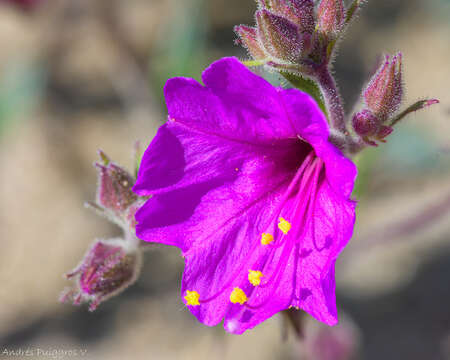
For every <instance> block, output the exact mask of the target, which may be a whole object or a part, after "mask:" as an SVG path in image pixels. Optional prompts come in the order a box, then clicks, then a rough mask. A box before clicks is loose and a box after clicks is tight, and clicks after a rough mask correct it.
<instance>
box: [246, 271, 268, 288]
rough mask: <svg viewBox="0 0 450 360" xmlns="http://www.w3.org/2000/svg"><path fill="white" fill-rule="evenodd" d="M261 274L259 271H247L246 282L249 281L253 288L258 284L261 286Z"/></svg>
mask: <svg viewBox="0 0 450 360" xmlns="http://www.w3.org/2000/svg"><path fill="white" fill-rule="evenodd" d="M263 276H264V275H263V273H262V272H261V271H255V270H249V271H248V281H250V283H251V284H252V285H253V286H258V285H259V284H261V277H263Z"/></svg>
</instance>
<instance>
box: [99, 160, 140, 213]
mask: <svg viewBox="0 0 450 360" xmlns="http://www.w3.org/2000/svg"><path fill="white" fill-rule="evenodd" d="M99 154H100V158H101V159H102V161H101V163H96V164H95V166H96V167H97V169H98V171H99V179H98V185H99V186H98V190H97V204H98V205H100V206H102V207H104V208H105V209H107V210H110V211H112V212H113V213H114V214H115V215H121V214H122V212H123V211H124V210H125V209H127V208H128V207H129V206H130V205H131V204H132V203H134V202H135V201H136V200H137V195H136V194H135V193H134V192H133V191H132V187H133V185H134V182H135V180H134V178H133V176H132V175H131V174H130V173H129V172H128V171H126V170H125V169H123V168H122V167H120V166H119V165H117V164H115V163H113V162H111V161H110V159H109V158H108V157H107V156H106V155H105V154H104V153H103V152H102V151H99Z"/></svg>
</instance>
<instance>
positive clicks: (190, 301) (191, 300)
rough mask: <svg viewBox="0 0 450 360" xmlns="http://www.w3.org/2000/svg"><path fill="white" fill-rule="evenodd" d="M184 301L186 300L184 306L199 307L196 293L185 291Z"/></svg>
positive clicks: (198, 297) (198, 296)
mask: <svg viewBox="0 0 450 360" xmlns="http://www.w3.org/2000/svg"><path fill="white" fill-rule="evenodd" d="M184 299H185V300H186V305H188V306H197V305H200V302H199V299H200V294H199V293H198V292H197V291H189V290H186V295H185V296H184Z"/></svg>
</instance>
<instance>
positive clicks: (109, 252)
mask: <svg viewBox="0 0 450 360" xmlns="http://www.w3.org/2000/svg"><path fill="white" fill-rule="evenodd" d="M127 245H128V244H127V243H126V242H125V241H124V240H122V239H112V240H98V241H96V242H95V243H94V245H93V246H92V247H91V248H90V249H89V250H88V251H87V253H86V255H85V256H84V258H83V260H82V261H81V263H80V265H78V266H77V267H76V268H75V269H74V270H72V271H71V272H69V273H68V274H66V277H67V278H68V279H72V280H73V281H74V286H73V287H72V288H67V289H66V290H64V292H63V293H62V295H61V297H60V301H61V302H70V301H71V302H73V304H74V305H80V304H81V303H84V302H90V305H89V310H90V311H93V310H95V309H96V308H97V306H98V305H99V304H100V303H101V302H103V301H105V300H107V299H108V298H110V297H111V296H114V295H117V294H118V293H119V292H121V291H122V290H124V289H125V288H126V287H128V286H129V285H130V284H132V283H133V282H134V281H135V280H136V278H137V276H138V274H139V271H140V269H141V264H142V254H141V250H139V249H138V248H133V247H130V246H127Z"/></svg>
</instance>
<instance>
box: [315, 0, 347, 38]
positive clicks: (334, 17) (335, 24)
mask: <svg viewBox="0 0 450 360" xmlns="http://www.w3.org/2000/svg"><path fill="white" fill-rule="evenodd" d="M344 22H345V9H344V1H343V0H322V1H321V2H320V4H319V7H318V9H317V28H318V30H319V32H320V33H322V34H323V35H324V36H325V37H326V38H328V39H333V38H336V37H337V35H338V34H339V32H340V31H341V30H342V28H343V26H344Z"/></svg>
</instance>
